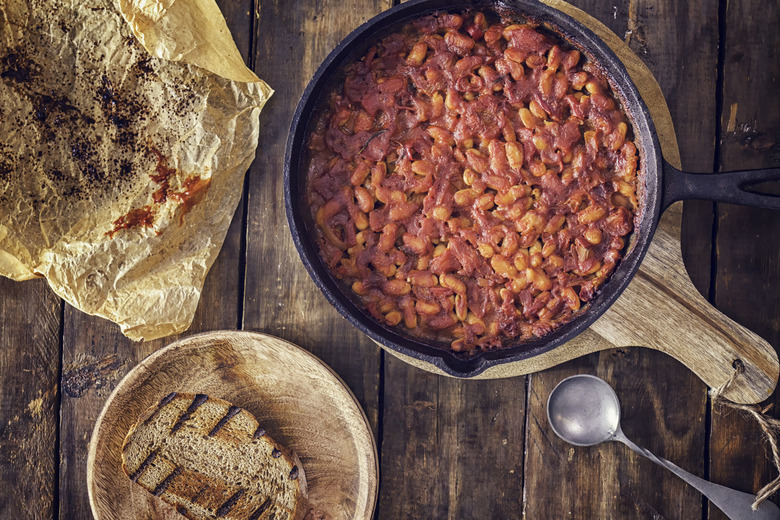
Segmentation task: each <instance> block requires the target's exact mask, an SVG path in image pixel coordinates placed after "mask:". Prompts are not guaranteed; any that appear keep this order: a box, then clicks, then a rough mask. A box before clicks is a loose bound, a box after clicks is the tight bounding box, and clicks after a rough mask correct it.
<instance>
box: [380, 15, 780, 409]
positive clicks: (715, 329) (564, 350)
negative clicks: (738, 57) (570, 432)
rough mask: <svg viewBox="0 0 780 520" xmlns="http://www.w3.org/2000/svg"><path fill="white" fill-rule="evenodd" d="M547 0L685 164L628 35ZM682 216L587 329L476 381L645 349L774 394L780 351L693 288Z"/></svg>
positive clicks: (733, 388) (669, 152)
mask: <svg viewBox="0 0 780 520" xmlns="http://www.w3.org/2000/svg"><path fill="white" fill-rule="evenodd" d="M542 1H543V2H544V3H546V4H549V5H551V6H552V7H555V8H556V9H559V10H560V11H563V12H565V13H566V14H568V15H570V16H572V17H574V18H576V19H577V20H579V21H581V22H582V23H584V24H585V25H586V26H587V27H588V28H590V29H591V30H592V31H593V32H594V33H596V34H597V35H598V36H599V37H600V38H601V39H603V40H604V41H605V42H606V43H607V44H608V45H609V46H610V47H611V48H612V50H613V51H615V53H616V54H617V55H618V57H619V58H620V59H621V60H622V61H623V64H624V65H625V67H626V69H627V70H628V73H629V75H630V76H631V79H632V80H633V81H634V83H635V84H636V86H637V88H638V89H639V93H640V94H641V96H642V98H643V99H644V101H645V103H646V104H647V106H648V108H649V109H650V112H651V114H652V117H653V122H654V124H655V127H656V131H657V133H658V138H659V140H660V142H661V149H662V151H663V155H664V158H665V159H666V160H667V161H669V163H671V164H672V165H673V166H675V167H677V168H681V161H680V151H679V149H678V147H677V137H676V135H675V131H674V124H673V122H672V117H671V115H670V113H669V108H668V106H667V105H666V101H665V99H664V96H663V93H662V92H661V88H660V87H659V86H658V83H657V82H656V81H655V78H654V77H653V75H652V73H651V72H650V70H649V69H648V68H647V67H646V66H645V64H644V63H643V62H642V61H641V60H640V59H639V58H638V57H637V56H636V55H635V54H634V53H633V52H632V51H631V50H630V49H629V47H628V45H626V44H625V43H624V42H623V40H621V39H620V38H619V37H618V36H616V35H615V34H614V33H613V32H612V31H610V30H609V29H608V28H607V27H606V26H604V25H603V24H602V23H601V22H599V21H598V20H596V19H595V18H593V17H592V16H590V15H588V14H587V13H585V12H583V11H581V10H580V9H578V8H576V7H574V6H572V5H570V4H568V3H566V2H563V1H561V0H542ZM681 221H682V203H676V204H674V205H672V206H671V207H670V208H669V209H668V210H667V211H666V212H665V213H664V214H663V216H662V218H661V222H660V225H659V227H658V230H657V231H656V234H655V236H654V238H653V241H652V243H651V244H650V248H649V250H648V252H647V255H646V256H645V259H644V260H643V261H642V265H641V267H640V269H639V272H638V273H637V274H636V276H635V277H634V279H633V280H632V281H631V283H630V284H629V286H628V288H626V290H625V291H624V292H623V294H622V295H621V296H620V298H619V299H618V300H617V301H616V302H615V303H614V304H613V305H612V307H610V309H609V310H608V311H607V312H606V313H605V314H604V315H603V316H601V317H600V318H599V319H598V320H597V321H596V322H595V323H594V324H593V325H591V327H590V328H589V329H587V330H586V331H585V332H584V333H582V334H580V335H579V336H577V337H576V338H574V339H573V340H571V341H569V342H568V343H565V344H564V345H561V346H560V347H558V348H555V349H553V350H552V351H550V352H547V353H545V354H542V355H540V356H536V357H533V358H531V359H526V360H523V361H517V362H514V363H507V364H504V365H497V366H494V367H491V368H489V369H487V370H486V371H485V372H483V373H482V374H480V375H479V376H477V379H498V378H503V377H514V376H519V375H524V374H529V373H532V372H537V371H539V370H544V369H546V368H550V367H553V366H555V365H558V364H560V363H563V362H566V361H569V360H570V359H574V358H576V357H580V356H583V355H586V354H590V353H592V352H597V351H600V350H606V349H610V348H618V347H619V348H625V347H636V346H640V347H647V348H652V349H655V350H660V351H662V352H665V353H667V354H669V355H670V356H672V357H674V358H675V359H677V360H678V361H680V362H682V363H683V364H684V365H685V366H686V367H688V368H689V369H690V370H692V371H693V372H694V373H695V374H696V375H697V376H699V377H700V378H701V379H702V381H704V382H705V383H706V384H707V385H708V386H710V387H718V386H720V385H722V384H723V383H725V382H726V381H728V380H729V378H730V377H731V376H732V374H733V373H734V371H735V369H736V367H738V366H739V367H741V370H742V373H741V374H740V375H739V376H738V377H737V378H736V379H735V380H734V381H733V383H732V384H731V385H729V387H728V389H727V390H726V391H725V392H724V394H723V396H724V397H725V398H727V399H730V400H732V401H734V402H737V403H757V402H760V401H763V400H764V399H766V398H767V397H769V396H770V395H771V393H772V391H773V390H774V388H775V386H776V384H777V379H778V374H779V373H780V364H778V357H777V352H776V351H775V349H774V348H773V347H772V345H770V344H769V343H767V342H766V341H764V340H763V339H762V338H761V337H760V336H758V335H757V334H755V333H753V332H751V331H750V330H748V329H746V328H745V327H743V326H741V325H739V324H738V323H736V322H734V321H733V320H731V319H729V318H728V317H727V316H725V315H723V314H722V313H720V312H719V311H718V310H717V309H715V308H714V307H713V306H712V305H710V303H709V302H708V301H707V300H706V299H705V298H704V297H702V296H701V295H700V294H699V292H698V291H697V290H696V288H695V287H694V285H693V283H692V282H691V279H690V277H689V276H688V273H687V271H686V270H685V266H684V264H683V258H682V251H681V246H680V225H681ZM387 351H388V352H390V353H391V354H393V355H395V356H397V357H399V358H401V359H403V360H404V361H406V362H407V363H409V364H411V365H414V366H417V367H419V368H422V369H423V370H427V371H430V372H435V373H438V374H444V372H442V371H441V370H439V369H438V368H436V367H435V366H434V365H431V364H429V363H426V362H424V361H420V360H418V359H414V358H411V357H408V356H405V355H403V354H399V353H397V352H395V351H392V350H390V349H387ZM444 375H447V374H444ZM670 383H672V382H671V381H670Z"/></svg>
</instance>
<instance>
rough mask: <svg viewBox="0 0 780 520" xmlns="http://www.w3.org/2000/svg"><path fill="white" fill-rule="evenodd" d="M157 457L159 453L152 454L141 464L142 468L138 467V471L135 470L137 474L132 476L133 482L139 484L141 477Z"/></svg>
mask: <svg viewBox="0 0 780 520" xmlns="http://www.w3.org/2000/svg"><path fill="white" fill-rule="evenodd" d="M155 457H157V451H153V452H151V453H150V454H149V455H148V456H147V457H146V458H145V459H144V461H143V462H142V463H141V465H140V466H138V469H137V470H135V473H133V474H132V475H130V480H132V481H133V482H138V479H139V478H140V477H141V474H142V473H143V472H144V471H145V470H146V468H148V467H149V464H151V463H152V461H153V460H154V459H155Z"/></svg>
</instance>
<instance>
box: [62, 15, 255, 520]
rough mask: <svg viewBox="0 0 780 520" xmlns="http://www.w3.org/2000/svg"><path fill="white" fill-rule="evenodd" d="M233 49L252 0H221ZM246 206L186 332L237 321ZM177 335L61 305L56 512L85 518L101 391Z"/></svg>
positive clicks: (243, 45)
mask: <svg viewBox="0 0 780 520" xmlns="http://www.w3.org/2000/svg"><path fill="white" fill-rule="evenodd" d="M217 3H218V4H219V5H220V8H221V9H222V13H223V14H224V15H225V19H226V20H227V23H228V27H229V28H230V30H231V32H232V34H233V35H234V39H235V40H236V44H237V46H238V49H239V50H240V51H241V52H242V55H243V56H244V58H245V59H248V58H249V56H250V48H251V35H252V30H251V28H252V23H253V15H252V13H253V9H252V2H251V0H247V1H243V0H242V1H227V0H225V1H218V2H217ZM242 227H243V209H242V206H241V204H239V209H238V211H237V212H236V215H235V216H234V218H233V222H232V223H231V225H230V228H229V230H228V234H227V237H226V239H225V243H224V245H223V248H222V250H221V251H220V254H219V256H218V257H217V260H216V262H215V263H214V265H213V266H212V268H211V269H210V271H209V274H208V276H207V277H206V282H205V284H204V288H203V292H202V294H201V299H200V302H199V305H198V309H197V311H196V313H195V317H194V319H193V324H192V326H191V327H190V329H189V330H188V331H187V332H186V333H185V334H192V333H196V332H200V331H204V330H213V329H233V328H235V327H236V325H237V323H238V321H239V315H238V308H239V300H240V297H239V294H240V289H241V283H240V282H241V276H240V264H241V254H242V253H241V251H242ZM175 339H176V337H171V338H165V339H164V340H157V341H151V342H145V343H134V342H132V341H130V340H128V339H127V338H125V337H124V336H123V335H122V334H121V333H120V332H119V328H118V327H117V326H115V325H114V324H112V323H110V322H108V321H105V320H102V319H99V318H96V317H94V316H88V315H86V314H83V313H82V312H80V311H78V310H75V309H73V308H72V307H70V306H68V305H66V308H65V323H64V326H63V352H64V353H63V370H62V379H61V381H60V385H61V388H62V405H61V409H60V420H61V422H62V424H64V425H66V427H64V428H61V435H60V446H59V448H60V475H61V478H60V482H59V496H60V507H59V513H60V514H59V518H60V519H62V520H70V519H74V518H79V519H81V518H90V516H91V512H90V507H89V500H88V497H87V489H86V485H85V481H86V468H87V447H88V443H89V439H90V435H91V433H92V428H93V426H94V424H95V419H96V418H97V416H98V414H99V412H100V410H101V408H102V407H103V404H104V403H105V400H106V398H107V397H108V395H109V394H110V393H111V390H113V388H114V387H115V386H116V384H117V383H118V381H119V380H120V379H121V378H122V376H123V375H124V374H126V373H127V372H128V371H129V370H130V369H131V368H132V367H133V366H135V365H136V364H137V363H138V362H140V361H141V360H142V359H144V358H145V357H146V356H147V355H149V354H151V353H152V352H154V351H155V350H157V349H159V348H161V347H162V346H163V345H165V344H166V343H170V342H171V341H174V340H175Z"/></svg>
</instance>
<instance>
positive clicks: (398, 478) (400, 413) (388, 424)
mask: <svg viewBox="0 0 780 520" xmlns="http://www.w3.org/2000/svg"><path fill="white" fill-rule="evenodd" d="M385 360H386V361H385V374H386V376H385V389H384V416H383V417H384V421H383V426H384V428H383V442H382V457H381V463H382V467H381V482H382V487H381V489H380V496H379V508H378V511H379V518H453V519H460V518H519V514H520V508H521V504H522V490H523V471H522V469H523V432H524V420H525V378H524V377H517V378H512V379H505V380H487V381H461V380H456V379H451V378H448V377H444V376H437V375H432V374H429V373H427V372H423V371H421V370H419V369H417V368H413V367H411V366H409V365H407V364H405V363H403V362H401V361H400V360H398V359H396V358H395V357H393V356H391V355H389V354H388V355H386V356H385ZM529 518H533V517H529Z"/></svg>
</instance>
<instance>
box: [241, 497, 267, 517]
mask: <svg viewBox="0 0 780 520" xmlns="http://www.w3.org/2000/svg"><path fill="white" fill-rule="evenodd" d="M270 505H271V497H268V498H266V499H265V500H264V501H263V503H262V504H260V507H258V508H257V509H255V510H254V512H253V513H252V514H251V515H249V518H247V519H246V520H257V519H258V518H260V515H262V514H263V513H265V512H266V510H267V509H268V507H269V506H270Z"/></svg>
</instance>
